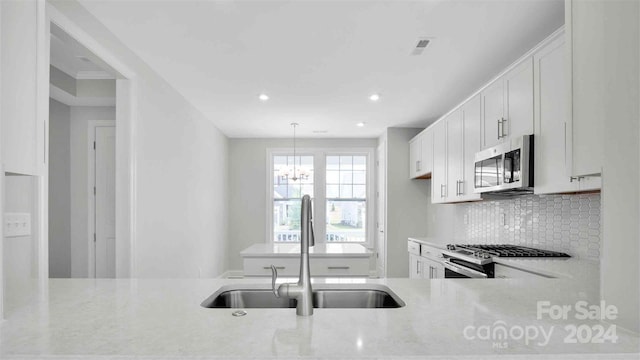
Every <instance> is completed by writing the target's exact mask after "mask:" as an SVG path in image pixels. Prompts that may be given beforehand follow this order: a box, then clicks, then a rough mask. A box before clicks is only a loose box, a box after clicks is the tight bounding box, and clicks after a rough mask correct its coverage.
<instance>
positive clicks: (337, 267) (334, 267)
mask: <svg viewBox="0 0 640 360" xmlns="http://www.w3.org/2000/svg"><path fill="white" fill-rule="evenodd" d="M327 269H329V270H349V269H351V267H349V266H327Z"/></svg>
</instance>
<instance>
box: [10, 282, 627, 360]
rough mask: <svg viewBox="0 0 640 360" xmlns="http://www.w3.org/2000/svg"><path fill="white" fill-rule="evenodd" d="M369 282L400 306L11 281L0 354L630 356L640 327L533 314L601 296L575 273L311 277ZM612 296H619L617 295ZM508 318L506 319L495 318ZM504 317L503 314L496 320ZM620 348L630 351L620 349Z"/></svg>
mask: <svg viewBox="0 0 640 360" xmlns="http://www.w3.org/2000/svg"><path fill="white" fill-rule="evenodd" d="M314 282H316V283H317V282H326V283H340V284H348V283H349V282H353V283H358V284H362V283H375V284H384V285H387V286H388V287H390V288H391V290H392V291H394V292H395V293H396V294H397V295H398V296H399V297H400V298H402V300H404V302H405V303H406V306H405V307H402V308H398V309H315V310H314V315H313V316H312V317H308V318H303V317H297V316H296V315H295V309H247V310H246V311H247V313H248V314H247V315H246V316H244V317H234V316H232V315H231V313H232V309H206V308H202V307H201V306H200V303H201V302H202V301H203V300H204V299H205V298H207V297H208V296H209V295H211V294H212V293H213V292H215V291H216V290H217V289H218V288H220V287H221V286H223V285H229V284H247V285H250V284H256V283H260V284H266V283H269V280H267V279H245V280H237V279H233V280H231V279H193V280H187V279H182V280H180V279H172V280H152V279H145V280H142V279H141V280H109V279H104V280H102V279H101V280H94V279H52V280H48V281H44V282H41V283H38V282H35V281H34V282H32V283H30V286H25V285H24V283H23V284H22V286H19V287H15V286H8V288H7V293H6V294H7V301H6V308H5V317H6V320H5V321H4V322H3V323H2V324H1V328H0V329H1V339H0V357H2V358H12V357H19V358H25V357H27V358H28V357H34V358H42V357H55V356H60V357H64V358H66V357H74V358H78V357H84V356H86V357H96V356H105V357H109V358H111V357H115V356H119V357H135V356H142V357H153V358H157V357H172V358H188V357H199V358H203V357H204V358H216V357H217V358H229V357H235V358H273V357H287V358H292V357H293V358H297V357H305V358H309V357H311V358H354V357H376V358H407V357H412V356H414V357H424V356H428V355H434V356H450V355H473V356H474V358H475V357H477V356H478V355H485V356H486V357H487V358H491V357H494V356H495V355H498V354H503V355H507V354H527V355H536V354H547V355H548V354H571V353H573V354H596V353H601V354H607V355H602V358H610V356H611V355H610V354H611V353H621V354H626V356H628V357H630V358H637V353H638V351H639V342H638V337H637V336H636V335H634V334H631V333H628V332H625V331H624V330H623V329H621V328H617V336H618V339H617V343H616V344H610V343H604V344H597V343H586V344H581V343H576V344H567V343H565V342H564V341H565V338H566V337H567V335H568V334H569V333H568V332H567V330H566V329H565V326H571V325H577V326H581V325H586V326H590V327H592V326H597V325H602V326H605V327H608V326H609V325H608V324H607V323H601V322H598V321H585V320H576V319H575V318H573V317H569V319H568V320H552V319H550V318H549V317H548V316H546V315H543V316H542V318H541V319H537V306H538V305H537V301H538V300H540V301H548V302H549V303H550V304H557V305H573V304H575V303H576V302H577V301H580V300H584V301H587V302H589V303H592V304H598V303H599V295H598V289H597V287H595V286H590V285H579V284H577V283H576V282H575V281H571V280H570V279H540V280H537V279H533V280H531V279H526V281H524V280H522V279H508V280H506V279H505V280H502V279H494V280H491V281H486V280H471V279H446V280H409V279H381V280H375V279H346V278H337V279H325V280H324V281H322V280H321V279H314ZM614 305H615V304H614ZM501 322H503V323H501ZM502 324H503V325H502ZM495 326H506V327H507V328H508V329H512V328H517V327H522V328H524V327H526V326H531V327H537V328H539V329H542V330H544V331H546V332H549V331H550V332H551V334H552V336H550V338H549V340H548V342H547V343H545V340H544V339H543V338H542V337H541V336H542V335H539V337H537V338H536V339H530V341H525V340H524V339H522V338H520V339H517V336H516V335H518V333H514V334H513V335H514V337H513V338H508V339H491V340H482V339H481V338H482V337H483V335H482V333H481V332H479V329H482V328H483V327H495ZM626 356H625V357H626Z"/></svg>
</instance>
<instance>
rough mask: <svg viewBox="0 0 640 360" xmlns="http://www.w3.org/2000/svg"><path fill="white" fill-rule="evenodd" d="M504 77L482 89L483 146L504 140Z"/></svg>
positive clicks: (490, 145) (489, 145)
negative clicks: (502, 132) (502, 133)
mask: <svg viewBox="0 0 640 360" xmlns="http://www.w3.org/2000/svg"><path fill="white" fill-rule="evenodd" d="M503 85H504V84H503V79H498V80H496V81H495V82H493V83H492V84H491V85H489V86H487V88H485V89H484V90H482V93H481V95H480V96H481V97H482V122H483V125H484V126H483V129H484V130H483V137H482V148H483V149H485V148H489V147H492V146H495V145H497V144H498V143H499V142H500V141H501V140H502V135H501V131H502V126H501V124H502V121H503V120H504V86H503Z"/></svg>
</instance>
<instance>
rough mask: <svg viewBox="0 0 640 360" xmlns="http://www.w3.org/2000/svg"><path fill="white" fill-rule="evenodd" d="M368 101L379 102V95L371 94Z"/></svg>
mask: <svg viewBox="0 0 640 360" xmlns="http://www.w3.org/2000/svg"><path fill="white" fill-rule="evenodd" d="M369 100H371V101H378V100H380V95H379V94H372V95H371V96H369Z"/></svg>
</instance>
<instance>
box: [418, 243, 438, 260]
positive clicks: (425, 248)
mask: <svg viewBox="0 0 640 360" xmlns="http://www.w3.org/2000/svg"><path fill="white" fill-rule="evenodd" d="M420 256H422V257H426V258H429V259H432V260H435V261H442V250H440V249H438V248H435V247H433V246H429V245H424V244H422V246H421V248H420Z"/></svg>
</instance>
